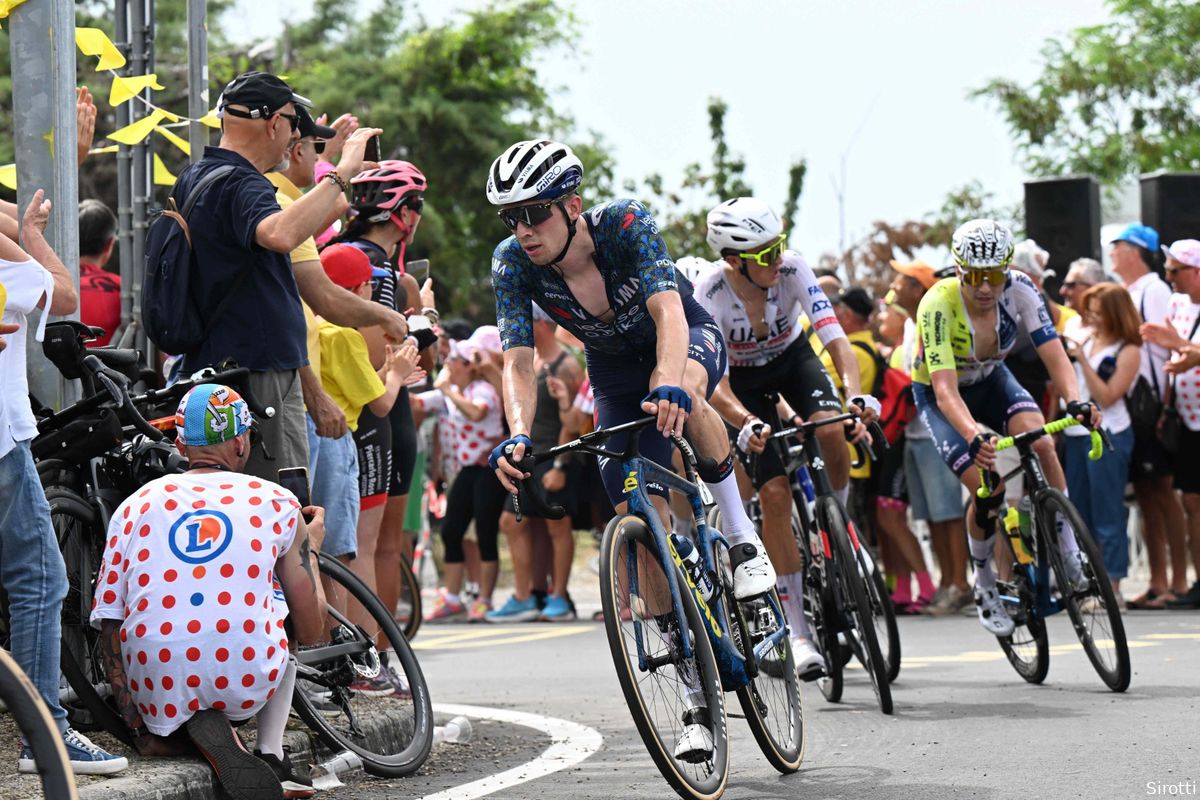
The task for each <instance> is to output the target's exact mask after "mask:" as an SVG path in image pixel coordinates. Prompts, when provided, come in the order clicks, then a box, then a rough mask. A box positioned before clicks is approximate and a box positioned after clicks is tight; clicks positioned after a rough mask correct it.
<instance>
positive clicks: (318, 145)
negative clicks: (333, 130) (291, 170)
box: [300, 139, 325, 155]
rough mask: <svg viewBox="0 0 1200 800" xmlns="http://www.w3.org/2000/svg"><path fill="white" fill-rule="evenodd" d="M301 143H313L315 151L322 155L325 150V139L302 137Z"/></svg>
mask: <svg viewBox="0 0 1200 800" xmlns="http://www.w3.org/2000/svg"><path fill="white" fill-rule="evenodd" d="M300 144H311V145H312V147H313V152H314V153H316V154H317V155H321V154H322V153H324V152H325V140H324V139H301V140H300Z"/></svg>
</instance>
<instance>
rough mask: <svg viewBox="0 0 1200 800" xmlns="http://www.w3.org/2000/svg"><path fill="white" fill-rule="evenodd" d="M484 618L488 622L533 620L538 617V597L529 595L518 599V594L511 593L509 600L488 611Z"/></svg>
mask: <svg viewBox="0 0 1200 800" xmlns="http://www.w3.org/2000/svg"><path fill="white" fill-rule="evenodd" d="M484 619H486V620H487V621H488V622H533V621H534V620H536V619H538V605H537V599H536V598H534V597H529V598H526V599H525V600H518V599H517V596H516V595H511V596H510V597H509V598H508V602H506V603H505V604H504V605H502V606H500V608H497V609H496V610H495V611H489V612H487V614H485V615H484Z"/></svg>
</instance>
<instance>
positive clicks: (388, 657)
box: [292, 553, 433, 778]
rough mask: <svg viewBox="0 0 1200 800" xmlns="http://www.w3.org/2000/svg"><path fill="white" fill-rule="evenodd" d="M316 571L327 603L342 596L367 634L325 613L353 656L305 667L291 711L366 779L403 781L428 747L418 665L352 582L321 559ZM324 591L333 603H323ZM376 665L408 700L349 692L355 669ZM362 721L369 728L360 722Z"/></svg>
mask: <svg viewBox="0 0 1200 800" xmlns="http://www.w3.org/2000/svg"><path fill="white" fill-rule="evenodd" d="M318 564H319V566H320V570H321V576H322V578H325V579H327V583H326V587H327V589H326V593H327V597H328V599H329V601H330V603H331V604H332V603H334V602H335V601H336V600H338V599H339V598H338V597H337V595H338V593H339V592H344V593H346V594H348V595H349V596H350V597H353V598H354V599H355V600H357V601H358V602H359V603H361V604H362V605H363V607H364V608H365V609H366V610H367V612H368V613H369V614H370V615H371V619H372V621H373V624H374V626H375V629H374V630H363V629H362V628H359V627H356V626H354V625H353V624H351V623H350V622H349V621H348V620H347V619H346V617H345V616H344V615H342V614H341V613H339V612H337V611H336V610H334V609H333V608H332V607H331V608H330V609H329V613H330V615H331V616H332V617H333V618H334V619H335V620H336V621H338V622H340V623H341V624H342V625H343V626H345V628H346V630H348V631H349V632H350V638H349V639H348V640H347V643H349V644H352V645H357V648H356V652H355V653H354V654H353V655H350V656H346V655H340V656H334V657H332V658H330V659H329V660H327V661H324V662H319V663H316V664H310V665H308V666H310V667H312V668H313V669H314V670H315V673H314V674H311V675H306V674H304V673H298V674H297V678H298V680H297V683H296V691H295V692H294V694H293V696H292V707H293V708H295V709H296V713H297V714H299V715H300V718H301V719H302V720H304V722H305V724H307V725H308V726H309V727H310V728H312V730H313V731H314V732H316V734H317V735H318V736H320V737H321V739H322V741H324V742H325V744H326V745H328V746H329V747H330V748H332V749H333V750H335V751H341V750H350V751H351V752H353V753H355V754H356V755H357V756H358V757H359V758H361V759H362V762H363V769H365V770H366V771H367V772H369V773H370V774H372V775H377V776H379V777H384V778H396V777H402V776H404V775H410V774H412V773H413V772H416V771H417V770H418V769H420V767H421V765H422V764H424V763H425V759H426V758H427V757H428V755H429V749H430V747H432V745H433V708H432V707H431V704H430V699H429V689H428V688H427V686H426V683H425V676H424V674H423V673H422V672H421V666H420V665H419V664H418V663H417V659H416V656H415V655H413V651H412V648H411V647H409V644H408V640H407V639H405V638H404V634H403V633H402V632H401V631H400V628H399V626H397V625H396V621H395V619H393V618H392V615H391V614H389V613H388V610H387V609H386V608H385V607H384V605H383V603H382V602H381V601H380V600H379V598H378V597H376V596H375V594H374V593H373V592H372V591H371V590H370V589H369V588H367V585H366V584H365V583H363V582H362V580H360V579H359V578H358V576H356V575H355V574H354V573H353V572H351V571H350V570H349V569H347V568H346V567H345V566H343V565H342V564H341V562H339V561H337V560H336V559H334V558H331V557H329V556H327V555H325V554H323V553H322V554H319V556H318ZM329 588H332V589H333V593H334V595H333V596H329ZM380 633H382V634H383V637H384V639H385V640H386V641H387V643H388V645H389V649H388V650H387V651H386V652H384V653H378V652H377V650H376V647H375V642H376V641H377V639H378V637H379V634H380ZM380 664H383V665H387V666H391V667H392V669H393V671H394V672H395V673H396V674H398V675H399V676H400V677H401V678H403V680H404V681H405V682H406V683H407V684H408V690H409V692H411V696H410V697H398V696H396V695H389V696H386V697H378V696H374V697H373V696H368V695H367V694H364V693H363V692H359V691H355V690H354V689H353V688H351V686H352V684H353V683H354V682H355V680H357V679H358V678H359V677H360V676H361V673H360V671H359V670H361V669H365V670H370V671H375V668H377V667H378V666H379V665H380ZM318 706H324V707H325V708H318ZM368 718H369V719H370V728H368V727H367V724H366V723H365V722H364V721H365V720H367V719H368Z"/></svg>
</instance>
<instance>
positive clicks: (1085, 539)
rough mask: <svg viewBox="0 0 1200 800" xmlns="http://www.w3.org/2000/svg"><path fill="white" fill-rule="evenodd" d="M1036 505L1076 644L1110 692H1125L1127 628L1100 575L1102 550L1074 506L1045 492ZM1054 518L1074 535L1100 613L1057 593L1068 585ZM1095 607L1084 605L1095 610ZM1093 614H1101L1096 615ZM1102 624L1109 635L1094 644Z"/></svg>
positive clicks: (1080, 600)
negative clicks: (1105, 645) (1107, 647)
mask: <svg viewBox="0 0 1200 800" xmlns="http://www.w3.org/2000/svg"><path fill="white" fill-rule="evenodd" d="M1035 502H1036V504H1037V511H1038V514H1037V517H1038V524H1039V526H1040V527H1041V539H1042V541H1044V542H1047V547H1046V550H1047V551H1048V552H1049V555H1050V564H1051V566H1052V567H1053V568H1054V573H1055V575H1056V576H1057V578H1058V585H1059V587H1060V594H1061V596H1062V601H1063V605H1064V606H1066V609H1067V615H1068V616H1069V617H1070V618H1071V624H1072V625H1073V626H1074V628H1075V635H1076V636H1078V637H1079V643H1080V644H1081V645H1083V649H1084V652H1086V653H1087V657H1088V660H1089V661H1091V662H1092V666H1093V667H1094V668H1095V670H1096V673H1097V674H1098V675H1099V676H1100V679H1101V680H1102V681H1104V684H1105V685H1106V686H1107V687H1108V688H1109V689H1111V690H1113V691H1114V692H1123V691H1125V690H1126V689H1128V688H1129V681H1130V679H1131V677H1132V675H1131V668H1130V664H1129V643H1128V642H1127V641H1126V638H1125V623H1124V621H1123V620H1122V619H1121V609H1120V607H1119V606H1118V605H1117V597H1116V594H1115V593H1114V592H1113V588H1112V582H1111V581H1110V580H1109V578H1108V571H1107V570H1105V569H1104V560H1103V557H1102V556H1101V554H1100V548H1099V547H1097V546H1096V542H1095V540H1094V539H1092V534H1091V532H1090V531H1089V530H1088V527H1087V524H1086V523H1084V521H1083V518H1082V517H1081V516H1080V515H1079V511H1078V510H1077V509H1076V508H1075V505H1074V504H1073V503H1072V502H1071V501H1070V499H1069V498H1068V497H1067V496H1066V495H1064V494H1063V493H1062V492H1060V491H1059V490H1058V489H1054V488H1047V489H1045V490H1043V491H1041V492H1039V493H1038V497H1037V498H1036V500H1035ZM1055 513H1057V514H1061V515H1062V516H1063V517H1064V518H1065V519H1066V520H1067V522H1068V523H1070V525H1071V527H1072V529H1074V531H1075V540H1076V541H1077V542H1078V543H1079V550H1080V552H1081V553H1083V555H1084V557H1085V558H1084V564H1083V570H1084V575H1085V577H1087V579H1088V590H1087V593H1086V595H1085V597H1088V598H1094V601H1095V603H1098V604H1099V608H1098V609H1096V608H1094V607H1089V608H1084V603H1083V600H1084V599H1085V598H1084V597H1081V596H1080V595H1079V594H1076V593H1072V592H1069V591H1062V589H1061V587H1065V586H1067V585H1068V580H1067V573H1066V565H1065V564H1064V563H1063V559H1062V552H1061V551H1060V550H1059V549H1058V536H1057V531H1056V528H1055V525H1054V516H1053V515H1054V514H1055ZM1089 573H1090V574H1089ZM1095 603H1093V604H1088V605H1089V606H1094V605H1095ZM1097 611H1098V612H1099V613H1095V612H1097ZM1103 621H1107V622H1108V626H1107V628H1106V629H1103V630H1102V634H1107V638H1105V639H1100V640H1097V638H1096V635H1095V630H1096V625H1097V623H1101V624H1102V623H1103ZM1102 627H1103V626H1102ZM1104 641H1107V642H1111V643H1112V648H1113V653H1112V654H1111V657H1110V658H1108V659H1106V658H1105V656H1104V654H1103V653H1102V652H1101V643H1102V642H1104Z"/></svg>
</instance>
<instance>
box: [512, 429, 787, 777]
mask: <svg viewBox="0 0 1200 800" xmlns="http://www.w3.org/2000/svg"><path fill="white" fill-rule="evenodd" d="M654 421H655V418H654V417H645V418H643V419H638V420H635V421H633V422H629V423H626V424H623V425H618V426H615V427H613V428H608V429H601V430H597V431H595V432H593V433H589V434H587V435H585V436H582V437H580V438H579V439H576V440H575V441H573V442H568V443H567V444H563V445H560V446H558V447H555V448H552V449H550V450H548V451H546V452H543V453H537V454H532V455H527V456H526V458H525V459H523V461H522V462H521V465H525V466H528V465H531V464H534V463H538V462H541V461H545V460H548V459H553V458H555V457H557V456H560V455H566V454H569V453H573V452H577V451H582V452H586V453H590V454H592V455H595V456H597V457H599V458H611V459H616V460H617V461H618V462H619V463H620V464H621V469H622V474H623V475H624V476H625V479H624V490H625V496H626V498H627V502H628V512H627V513H624V514H620V515H618V516H616V517H614V518H613V519H612V521H610V522H609V524H608V527H607V528H606V529H605V532H604V538H603V540H602V542H601V552H600V580H601V585H600V590H601V592H600V596H601V603H602V607H603V610H604V626H605V630H606V633H607V636H608V642H609V648H610V650H611V652H612V657H613V663H614V665H615V666H616V670H617V678H618V681H619V682H620V684H621V690H622V692H623V693H624V695H625V700H626V702H627V703H628V705H629V710H630V713H631V714H632V716H633V719H634V723H635V724H636V726H637V729H638V733H639V734H640V735H641V737H642V741H643V742H644V743H645V745H646V749H647V750H648V751H649V753H650V756H651V758H652V759H653V760H654V763H655V765H656V766H657V767H658V769H659V771H660V772H661V773H662V775H663V777H664V778H666V780H667V782H668V783H669V784H670V785H671V787H672V788H673V789H674V790H675V791H676V792H677V793H678V794H679V795H680V796H681V797H684V798H697V800H703V799H706V798H707V799H709V800H712V799H715V798H717V797H720V796H721V794H722V793H723V792H724V790H725V786H726V783H727V778H728V766H729V740H728V731H727V723H726V712H725V706H724V699H723V697H722V690H724V691H726V692H728V691H733V692H736V693H737V697H738V701H739V703H740V705H741V707H742V710H743V712H744V713H745V719H746V722H747V724H748V725H749V726H750V729H751V731H752V732H753V734H754V738H755V740H756V742H757V743H758V745H759V747H760V748H761V749H762V751H763V754H764V755H765V756H766V757H767V760H768V761H769V762H770V763H771V765H772V766H774V767H775V768H776V769H777V770H779V771H780V772H783V773H790V772H794V771H796V770H797V769H799V767H800V762H801V761H802V760H803V758H804V713H803V707H802V705H801V700H800V691H799V687H798V684H797V680H796V670H795V664H794V662H793V660H792V651H791V644H790V642H789V640H788V636H787V623H786V620H785V618H784V615H783V609H782V606H781V605H780V602H779V597H778V595H777V594H776V592H775V590H774V589H773V588H772V589H771V591H770V592H768V593H766V594H764V595H762V596H760V597H755V598H751V599H748V600H742V601H738V600H736V599H735V598H734V594H733V580H732V574H731V572H730V570H729V567H728V564H729V559H728V547H729V545H728V542H727V541H726V540H725V538H724V537H723V536H722V535H721V534H720V532H719V531H716V530H714V529H712V528H710V527H709V526H708V525H707V524H706V522H705V511H704V507H705V504H706V503H711V498H710V497H709V495H708V490H707V488H705V487H704V485H703V483H701V482H700V480H699V478H698V475H697V470H696V455H695V453H694V452H693V450H692V448H691V446H690V445H689V444H688V443H687V441H686V440H684V439H683V438H682V437H672V438H673V441H674V443H675V446H676V447H678V448H679V450H680V452H681V454H682V455H683V464H684V471H685V477H679V476H678V475H676V474H675V473H674V472H673V471H671V470H670V469H669V468H667V467H664V466H662V465H661V464H658V463H656V462H654V461H652V460H650V459H648V458H645V457H643V456H642V455H640V453H639V451H638V439H639V437H638V435H637V434H638V433H639V432H640V431H641V430H642V428H644V427H646V426H647V425H650V424H652V423H654ZM621 435H624V436H626V437H627V442H626V444H625V445H624V447H623V449H621V450H615V449H608V448H606V447H605V445H606V444H607V443H608V442H609V440H610V439H611V438H612V437H614V436H621ZM519 466H520V465H519ZM654 484H658V485H661V486H664V487H666V488H669V489H672V490H674V491H677V492H680V493H681V494H683V495H685V496H686V497H687V498H688V500H689V502H690V503H691V507H692V512H693V517H694V522H695V526H696V539H695V543H694V547H695V550H696V551H697V552H698V555H699V563H698V566H696V567H691V568H687V569H685V568H684V566H685V561H684V557H685V556H687V555H688V553H687V552H686V548H687V547H689V546H693V545H692V544H691V542H690V540H686V539H683V540H677V539H676V537H674V536H673V535H669V534H668V533H667V531H666V530H665V529H664V527H663V524H662V521H661V520H660V519H659V516H658V514H657V513H656V511H655V508H654V506H653V505H652V503H651V502H650V498H649V496H648V495H647V492H646V488H647V486H651V485H654ZM521 498H523V499H521V500H519V501H518V504H517V512H518V514H519V513H520V508H521V506H522V505H523V504H528V505H529V507H530V508H532V509H534V510H535V511H536V513H538V514H539V515H541V516H544V517H547V518H550V519H560V518H561V517H562V516H563V513H564V512H563V509H562V508H561V507H558V506H554V507H550V508H547V507H546V506H545V501H544V500H542V498H541V496H540V494H539V493H538V492H537V491H536V490H535V489H534V488H533V487H532V486H531V485H530V483H529V479H526V480H525V481H523V482H522V492H521ZM684 542H686V543H687V544H684ZM681 547H683V548H685V552H684V553H683V554H681V552H680V548H681ZM710 586H711V594H710V593H709V592H708V591H707V589H708V588H709V587H710ZM692 723H699V724H701V725H705V726H707V727H708V730H709V731H710V732H711V735H712V748H711V750H708V751H706V752H703V753H700V754H698V755H697V754H696V753H683V754H681V755H680V756H676V746H677V744H678V743H679V741H680V737H681V735H682V734H683V731H684V727H685V726H686V725H688V724H692Z"/></svg>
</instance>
